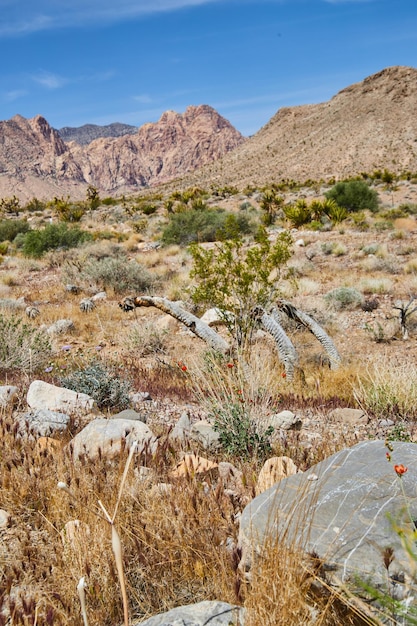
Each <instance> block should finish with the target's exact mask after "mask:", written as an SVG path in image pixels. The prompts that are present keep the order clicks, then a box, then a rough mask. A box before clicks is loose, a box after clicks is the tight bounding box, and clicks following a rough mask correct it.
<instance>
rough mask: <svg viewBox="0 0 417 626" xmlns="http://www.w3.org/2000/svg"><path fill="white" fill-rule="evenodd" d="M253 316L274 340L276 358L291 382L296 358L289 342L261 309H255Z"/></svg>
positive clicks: (274, 321)
mask: <svg viewBox="0 0 417 626" xmlns="http://www.w3.org/2000/svg"><path fill="white" fill-rule="evenodd" d="M254 314H255V316H256V317H257V319H258V321H259V322H260V324H261V325H262V326H263V328H264V329H265V330H266V331H267V332H268V333H269V334H270V335H272V337H273V338H274V340H275V344H276V346H277V350H278V356H279V358H280V360H281V361H282V362H283V363H284V367H285V373H286V375H287V378H288V379H289V380H292V379H293V378H294V371H295V367H296V365H297V362H298V356H297V352H296V350H295V348H294V346H293V344H292V343H291V340H290V339H289V338H288V337H287V335H286V333H285V331H284V329H283V328H282V326H281V324H280V323H279V322H278V321H277V320H276V319H274V318H273V317H272V316H271V315H268V314H267V313H266V312H265V311H264V310H263V309H262V308H261V307H257V309H256V310H255V312H254Z"/></svg>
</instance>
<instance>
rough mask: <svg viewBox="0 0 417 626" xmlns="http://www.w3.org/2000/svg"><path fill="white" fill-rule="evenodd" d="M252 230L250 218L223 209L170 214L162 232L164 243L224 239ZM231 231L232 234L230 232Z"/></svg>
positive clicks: (185, 243)
mask: <svg viewBox="0 0 417 626" xmlns="http://www.w3.org/2000/svg"><path fill="white" fill-rule="evenodd" d="M251 230H252V225H251V222H250V220H249V219H248V218H247V217H246V215H244V214H238V215H234V214H233V213H229V212H226V211H224V210H223V209H207V210H198V209H197V210H194V209H191V210H185V211H182V212H180V213H174V214H170V220H169V223H168V224H167V226H166V227H165V228H164V230H163V233H162V242H163V243H164V244H165V245H171V244H178V245H182V246H184V245H189V244H190V243H194V242H198V243H202V242H206V241H218V240H224V239H226V238H227V237H228V236H232V237H234V236H235V233H236V232H237V233H238V234H245V233H249V232H251ZM231 231H233V234H231Z"/></svg>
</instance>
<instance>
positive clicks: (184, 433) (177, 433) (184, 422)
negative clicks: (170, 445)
mask: <svg viewBox="0 0 417 626" xmlns="http://www.w3.org/2000/svg"><path fill="white" fill-rule="evenodd" d="M190 432H191V419H190V416H189V415H188V413H182V415H181V417H180V418H179V420H178V421H177V422H176V424H175V426H174V428H173V429H172V431H171V432H170V434H169V437H170V439H176V440H178V441H186V440H187V439H188V438H189V437H190Z"/></svg>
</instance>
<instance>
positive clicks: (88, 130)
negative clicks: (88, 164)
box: [58, 122, 138, 146]
mask: <svg viewBox="0 0 417 626" xmlns="http://www.w3.org/2000/svg"><path fill="white" fill-rule="evenodd" d="M137 132H138V129H137V126H131V125H130V124H120V123H119V122H115V123H113V124H107V125H106V126H97V125H96V124H84V126H79V127H71V126H64V128H60V129H59V130H58V134H59V136H60V137H61V139H63V140H64V141H75V143H79V144H80V145H81V146H86V145H88V144H89V143H91V142H92V141H94V139H99V138H100V137H123V135H134V134H135V133H137Z"/></svg>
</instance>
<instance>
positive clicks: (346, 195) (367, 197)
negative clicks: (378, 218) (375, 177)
mask: <svg viewBox="0 0 417 626" xmlns="http://www.w3.org/2000/svg"><path fill="white" fill-rule="evenodd" d="M325 196H326V198H328V199H333V200H334V201H335V202H336V203H337V204H338V205H339V206H340V207H344V208H345V209H346V210H347V211H348V212H349V213H355V212H357V211H363V210H365V209H368V210H369V211H372V212H375V211H377V210H378V194H377V192H376V191H375V190H374V189H371V188H370V187H369V185H367V183H366V182H365V181H363V180H349V181H347V182H340V183H337V184H336V185H335V186H334V187H332V188H331V189H330V190H329V191H327V192H326V194H325Z"/></svg>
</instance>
